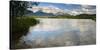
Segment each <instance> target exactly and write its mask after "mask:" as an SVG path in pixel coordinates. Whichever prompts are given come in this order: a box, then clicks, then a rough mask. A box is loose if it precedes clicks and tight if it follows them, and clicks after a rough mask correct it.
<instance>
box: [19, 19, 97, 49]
mask: <svg viewBox="0 0 100 50" xmlns="http://www.w3.org/2000/svg"><path fill="white" fill-rule="evenodd" d="M36 19H37V20H39V21H40V23H39V24H37V25H36V26H30V28H29V32H28V34H27V35H25V36H23V37H21V40H20V44H23V43H24V45H23V46H25V47H26V46H30V48H37V47H53V46H73V45H75V46H76V45H89V44H95V43H96V22H95V21H93V20H91V19H55V18H36Z"/></svg>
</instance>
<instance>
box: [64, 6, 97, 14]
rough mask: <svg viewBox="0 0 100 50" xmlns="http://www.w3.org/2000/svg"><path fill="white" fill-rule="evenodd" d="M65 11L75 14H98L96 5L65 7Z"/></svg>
mask: <svg viewBox="0 0 100 50" xmlns="http://www.w3.org/2000/svg"><path fill="white" fill-rule="evenodd" d="M65 12H66V13H68V14H70V15H74V16H75V15H79V14H96V7H95V6H91V5H81V6H80V8H78V9H72V10H70V9H65Z"/></svg>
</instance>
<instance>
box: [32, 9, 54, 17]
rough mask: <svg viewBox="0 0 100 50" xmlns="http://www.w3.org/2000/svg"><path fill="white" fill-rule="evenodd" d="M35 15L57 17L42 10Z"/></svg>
mask: <svg viewBox="0 0 100 50" xmlns="http://www.w3.org/2000/svg"><path fill="white" fill-rule="evenodd" d="M33 15H35V16H55V15H54V14H53V13H45V12H43V11H41V10H39V11H37V12H35V13H33Z"/></svg>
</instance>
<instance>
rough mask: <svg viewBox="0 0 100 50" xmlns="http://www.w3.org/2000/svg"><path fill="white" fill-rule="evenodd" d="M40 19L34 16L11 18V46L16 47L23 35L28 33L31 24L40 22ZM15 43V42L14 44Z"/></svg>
mask: <svg viewBox="0 0 100 50" xmlns="http://www.w3.org/2000/svg"><path fill="white" fill-rule="evenodd" d="M38 23H39V21H38V20H36V19H34V18H24V17H15V18H12V19H11V25H10V27H11V30H10V35H11V36H10V37H11V39H10V40H11V45H12V47H11V48H15V47H14V46H16V44H17V43H18V41H19V39H20V37H21V36H23V35H26V34H27V33H28V29H29V27H30V26H34V25H36V24H38ZM12 43H13V44H12Z"/></svg>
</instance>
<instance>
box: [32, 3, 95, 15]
mask: <svg viewBox="0 0 100 50" xmlns="http://www.w3.org/2000/svg"><path fill="white" fill-rule="evenodd" d="M32 3H34V2H32ZM33 6H34V5H33ZM38 7H52V8H56V9H60V10H63V11H66V12H68V13H69V14H71V15H78V14H96V5H79V4H64V3H49V2H39V5H38ZM32 11H33V10H32ZM34 11H35V10H34ZM36 11H37V10H36Z"/></svg>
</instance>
